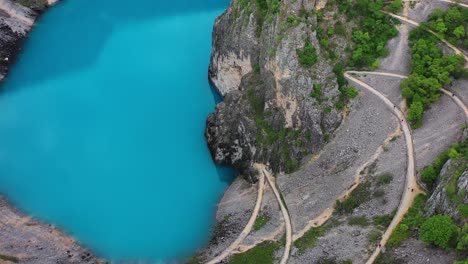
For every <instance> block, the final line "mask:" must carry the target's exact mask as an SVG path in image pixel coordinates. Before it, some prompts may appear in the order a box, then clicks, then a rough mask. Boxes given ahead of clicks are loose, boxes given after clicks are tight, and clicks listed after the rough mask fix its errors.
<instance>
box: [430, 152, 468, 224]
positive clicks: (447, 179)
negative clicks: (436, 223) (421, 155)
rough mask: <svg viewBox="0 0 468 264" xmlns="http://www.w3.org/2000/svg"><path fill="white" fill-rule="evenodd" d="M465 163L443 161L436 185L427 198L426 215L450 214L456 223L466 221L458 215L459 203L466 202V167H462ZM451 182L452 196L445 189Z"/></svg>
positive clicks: (460, 161) (467, 189) (467, 170)
mask: <svg viewBox="0 0 468 264" xmlns="http://www.w3.org/2000/svg"><path fill="white" fill-rule="evenodd" d="M467 164H468V163H467V162H466V161H464V160H449V161H447V163H445V165H444V166H443V167H442V170H441V172H440V175H439V178H438V181H437V186H436V188H435V189H434V191H433V192H432V195H431V197H430V198H429V199H428V200H427V203H426V211H427V213H426V214H427V216H432V215H435V214H446V215H450V216H451V217H452V218H453V219H455V220H456V221H457V222H458V223H466V222H468V221H467V219H466V218H464V217H463V216H461V215H460V211H459V208H458V205H459V204H460V203H463V204H468V195H467V192H468V169H464V168H465V167H466V166H467ZM457 177H458V179H457ZM451 184H454V185H455V189H454V190H453V192H454V194H453V195H452V198H451V197H450V196H449V194H448V191H447V188H450V187H449V186H450V185H451ZM453 197H457V198H453ZM457 200H460V201H457Z"/></svg>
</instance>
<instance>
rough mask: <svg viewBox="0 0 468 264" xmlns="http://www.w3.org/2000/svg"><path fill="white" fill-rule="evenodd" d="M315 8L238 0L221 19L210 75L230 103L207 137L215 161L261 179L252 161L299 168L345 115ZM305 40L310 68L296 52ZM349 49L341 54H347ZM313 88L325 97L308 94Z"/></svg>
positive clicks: (288, 1)
mask: <svg viewBox="0 0 468 264" xmlns="http://www.w3.org/2000/svg"><path fill="white" fill-rule="evenodd" d="M262 2H265V6H263V5H262V4H261V3H262ZM322 2H323V1H320V3H322ZM274 3H277V6H276V5H275V4H274ZM315 6H316V2H315V1H312V0H303V1H292V0H284V1H272V2H271V4H267V1H262V0H260V1H246V0H233V1H231V5H230V6H229V8H228V9H227V10H226V12H224V14H223V15H221V16H220V17H219V18H217V20H216V23H215V26H214V32H213V50H212V56H211V63H210V67H209V78H210V80H211V81H212V82H213V84H214V85H215V86H216V88H217V89H218V91H219V92H220V94H221V95H222V96H223V98H224V102H222V103H220V104H219V105H218V106H217V108H216V111H215V113H213V114H211V115H210V116H209V117H208V120H207V127H206V131H205V136H206V138H207V141H208V145H209V148H210V151H211V153H212V156H213V158H214V160H215V161H216V162H217V163H221V164H225V165H231V166H234V167H235V168H237V169H238V170H239V171H240V173H241V174H242V175H245V176H246V178H247V179H249V180H255V178H252V177H251V175H250V166H251V163H252V162H254V161H255V162H257V161H258V162H264V163H269V164H270V166H271V168H272V169H273V171H275V172H291V171H293V170H295V169H296V168H297V167H298V166H299V164H300V162H301V160H302V159H303V158H304V157H305V156H306V155H308V154H311V153H314V152H317V151H318V150H320V149H321V147H322V146H323V145H324V143H325V142H326V141H327V140H328V138H329V137H330V135H332V134H333V132H334V131H335V130H336V128H337V127H338V125H339V124H340V122H341V120H342V114H341V111H338V110H336V109H335V104H336V102H337V101H338V100H339V95H340V92H339V90H338V84H337V81H336V76H335V74H334V72H333V65H334V63H336V62H332V61H331V60H330V59H329V58H328V55H327V53H326V52H325V51H324V50H323V49H322V48H321V46H320V45H319V41H318V40H317V37H316V32H315V30H316V28H317V16H316V12H314V11H313V10H314V8H315ZM306 39H307V40H309V41H310V42H311V43H312V45H313V46H314V48H315V49H316V50H317V54H318V59H317V62H316V63H315V64H314V65H313V66H312V67H309V68H306V67H303V66H302V65H301V64H300V63H299V59H298V55H297V52H296V50H297V49H301V48H303V47H304V45H305V42H306ZM335 43H346V42H345V41H342V42H340V41H335ZM344 48H345V47H344V45H343V47H338V48H337V50H336V51H337V52H338V53H340V55H343V54H344V53H345V52H344V51H343V50H344ZM343 56H346V55H343ZM314 86H315V87H316V90H317V91H318V94H319V96H315V97H314V96H311V95H310V94H311V92H312V91H313V87H314Z"/></svg>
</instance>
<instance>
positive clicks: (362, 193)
mask: <svg viewBox="0 0 468 264" xmlns="http://www.w3.org/2000/svg"><path fill="white" fill-rule="evenodd" d="M369 186H370V183H369V182H366V183H362V184H360V185H359V186H358V187H356V189H354V190H353V192H352V193H351V194H350V195H349V196H348V197H347V198H346V199H345V200H344V201H336V205H335V210H336V211H337V212H338V213H339V214H345V213H346V214H350V213H352V212H353V210H354V209H355V208H357V207H358V206H359V205H361V204H362V203H364V202H367V201H368V200H369V199H370V192H369V189H368V188H369Z"/></svg>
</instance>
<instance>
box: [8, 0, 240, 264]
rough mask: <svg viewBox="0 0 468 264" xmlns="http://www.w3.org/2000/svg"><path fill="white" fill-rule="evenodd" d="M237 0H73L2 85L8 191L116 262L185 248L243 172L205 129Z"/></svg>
mask: <svg viewBox="0 0 468 264" xmlns="http://www.w3.org/2000/svg"><path fill="white" fill-rule="evenodd" d="M228 4H229V1H228V0H172V1H159V0H140V1H135V2H132V1H123V0H99V1H89V0H66V1H62V2H60V3H59V4H58V5H56V6H55V7H53V8H51V9H50V10H48V11H47V12H46V13H45V14H44V15H43V16H42V17H41V18H40V19H39V21H38V23H37V25H36V26H35V28H34V30H33V31H32V32H31V34H30V36H29V38H28V40H27V41H26V42H25V46H24V48H23V50H22V52H21V54H20V56H19V58H18V61H17V63H16V64H15V65H14V67H12V69H11V71H10V74H9V75H8V77H7V79H6V80H5V82H4V83H3V85H2V89H3V92H2V94H0V193H1V194H4V195H5V196H6V197H7V198H8V199H9V200H10V201H11V202H12V203H13V204H14V205H15V206H17V207H19V208H20V209H21V210H23V211H24V212H25V213H27V214H30V215H32V216H34V217H36V218H38V219H40V220H44V221H45V222H47V223H52V224H54V225H57V226H58V227H60V228H61V229H63V230H64V231H65V232H66V233H68V234H70V235H71V236H73V237H74V238H76V239H77V240H78V241H80V242H81V243H82V244H84V245H85V246H86V247H88V248H90V249H91V250H92V251H94V252H95V253H96V254H97V255H98V256H101V257H104V258H107V259H109V260H113V261H117V262H120V261H125V260H143V261H149V262H169V261H174V260H181V259H184V258H186V257H188V256H190V255H191V254H193V253H194V252H195V251H196V250H197V249H198V248H199V247H201V246H203V245H204V244H205V243H206V242H207V241H208V239H209V237H210V235H211V229H212V227H213V224H214V217H215V212H216V204H217V202H218V201H219V199H220V198H221V196H222V194H223V192H224V191H225V189H226V188H227V186H228V185H229V183H230V182H231V180H232V179H233V177H234V176H235V175H234V172H233V171H231V170H229V169H225V168H220V167H217V166H215V164H214V163H213V161H212V160H211V156H210V154H209V151H208V148H207V145H206V142H205V139H204V136H203V132H204V128H205V120H206V117H207V116H208V114H209V113H210V112H213V111H214V107H215V95H214V93H213V91H212V89H211V88H210V86H209V84H208V80H207V68H208V63H209V57H210V52H211V32H212V28H213V23H214V20H215V18H216V16H218V15H220V14H221V13H222V12H223V10H224V9H225V8H226V7H227V6H228Z"/></svg>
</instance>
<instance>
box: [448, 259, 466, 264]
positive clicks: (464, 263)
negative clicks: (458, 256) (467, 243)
mask: <svg viewBox="0 0 468 264" xmlns="http://www.w3.org/2000/svg"><path fill="white" fill-rule="evenodd" d="M452 264H468V259H465V260H457V261H454V262H453V263H452Z"/></svg>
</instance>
